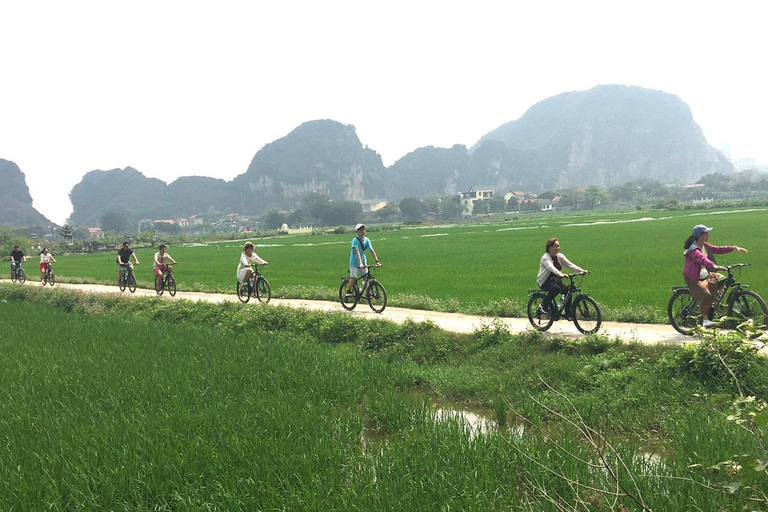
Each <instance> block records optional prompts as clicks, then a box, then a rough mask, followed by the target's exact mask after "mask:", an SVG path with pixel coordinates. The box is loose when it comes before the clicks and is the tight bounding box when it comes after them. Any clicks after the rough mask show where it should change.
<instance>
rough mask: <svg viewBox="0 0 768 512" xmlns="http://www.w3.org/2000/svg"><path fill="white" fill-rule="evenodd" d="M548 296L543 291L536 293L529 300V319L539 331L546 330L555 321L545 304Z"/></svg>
mask: <svg viewBox="0 0 768 512" xmlns="http://www.w3.org/2000/svg"><path fill="white" fill-rule="evenodd" d="M546 298H547V296H546V295H544V294H543V293H536V294H534V295H533V296H532V297H531V300H529V301H528V321H529V322H531V325H532V326H533V328H534V329H536V330H537V331H546V330H547V329H549V328H550V327H552V324H553V323H554V322H555V320H554V319H553V318H552V315H551V314H550V313H549V311H547V309H546V307H545V306H544V301H545V299H546Z"/></svg>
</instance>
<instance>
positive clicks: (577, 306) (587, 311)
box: [571, 295, 603, 334]
mask: <svg viewBox="0 0 768 512" xmlns="http://www.w3.org/2000/svg"><path fill="white" fill-rule="evenodd" d="M571 318H572V319H573V323H574V324H576V328H577V329H578V330H579V331H580V332H582V333H583V334H592V333H595V332H597V331H598V329H600V324H602V322H603V314H602V313H601V312H600V306H598V305H597V302H596V301H595V299H593V298H592V297H590V296H589V295H579V296H578V297H576V300H575V301H574V303H573V307H571Z"/></svg>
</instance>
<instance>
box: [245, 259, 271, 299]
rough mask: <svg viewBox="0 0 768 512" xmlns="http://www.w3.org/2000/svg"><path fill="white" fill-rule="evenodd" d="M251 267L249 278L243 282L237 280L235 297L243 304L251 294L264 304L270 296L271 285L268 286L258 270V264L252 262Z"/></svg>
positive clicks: (267, 282)
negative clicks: (251, 273)
mask: <svg viewBox="0 0 768 512" xmlns="http://www.w3.org/2000/svg"><path fill="white" fill-rule="evenodd" d="M251 268H252V269H253V275H252V276H251V278H250V279H249V280H248V281H246V282H244V283H241V282H240V281H238V282H237V298H238V299H240V302H242V303H243V304H245V303H247V302H248V301H249V300H251V295H253V296H254V297H256V299H257V300H258V301H259V302H263V303H265V304H266V303H268V302H269V299H271V298H272V287H271V286H269V281H267V278H265V277H264V276H263V275H262V274H261V273H260V272H259V265H256V264H252V265H251Z"/></svg>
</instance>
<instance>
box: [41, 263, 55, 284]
mask: <svg viewBox="0 0 768 512" xmlns="http://www.w3.org/2000/svg"><path fill="white" fill-rule="evenodd" d="M55 282H56V276H55V275H54V273H53V265H51V262H50V261H49V262H48V263H46V264H45V271H44V272H43V286H45V285H46V284H49V285H51V286H53V283H55Z"/></svg>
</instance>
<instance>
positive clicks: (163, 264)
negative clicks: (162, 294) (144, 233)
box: [152, 244, 176, 283]
mask: <svg viewBox="0 0 768 512" xmlns="http://www.w3.org/2000/svg"><path fill="white" fill-rule="evenodd" d="M166 250H167V247H166V245H165V244H162V245H160V247H158V252H156V253H155V260H154V263H152V270H153V271H154V272H155V283H157V282H159V281H160V280H162V278H163V272H165V271H168V272H169V273H170V272H173V267H171V266H170V265H168V262H169V261H170V262H172V263H176V260H175V259H173V258H171V255H170V254H168V253H167V252H166Z"/></svg>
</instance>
